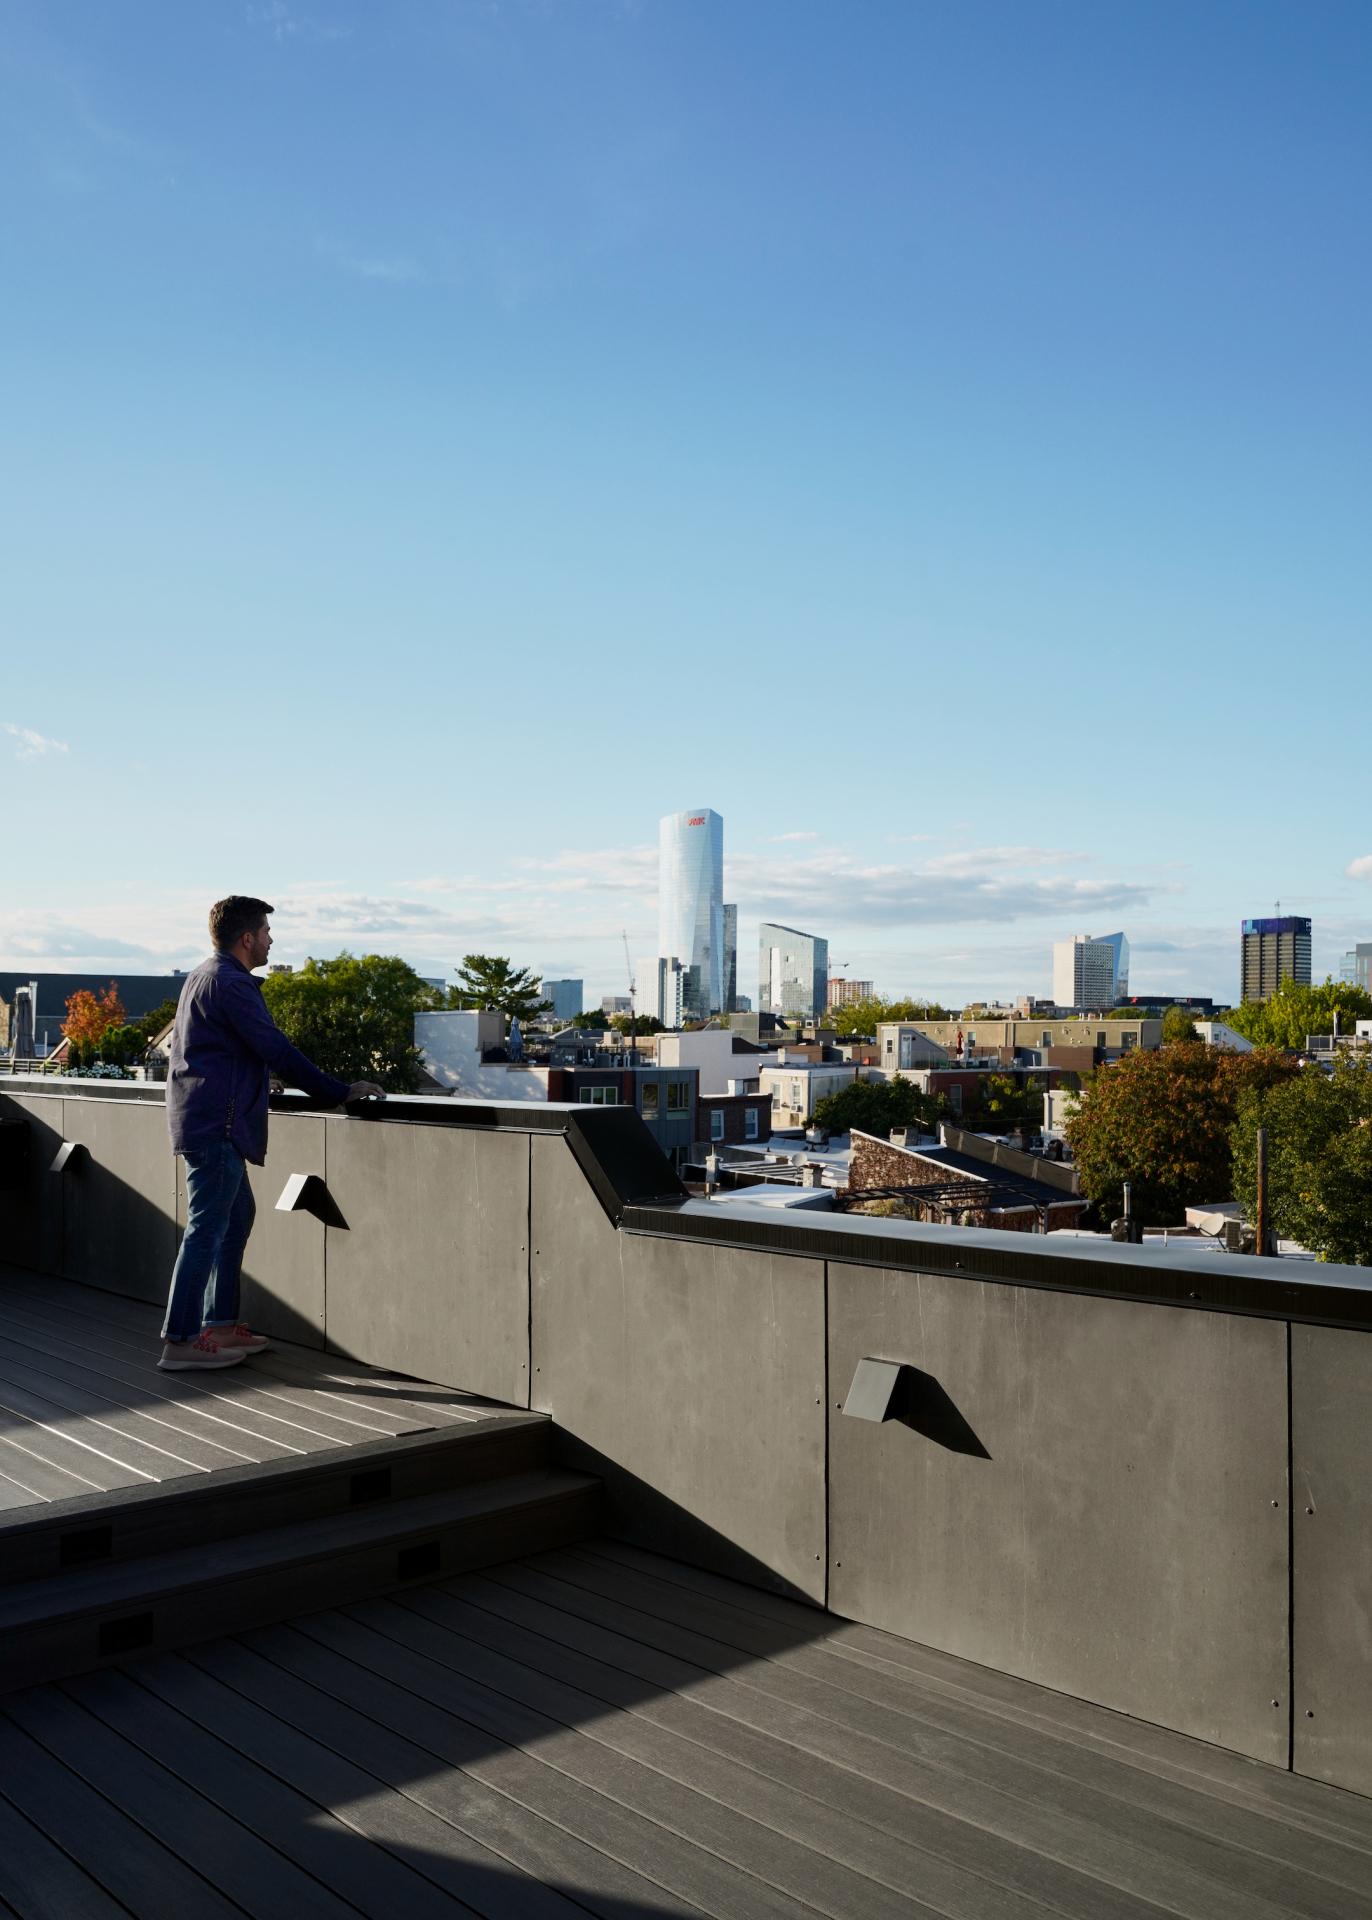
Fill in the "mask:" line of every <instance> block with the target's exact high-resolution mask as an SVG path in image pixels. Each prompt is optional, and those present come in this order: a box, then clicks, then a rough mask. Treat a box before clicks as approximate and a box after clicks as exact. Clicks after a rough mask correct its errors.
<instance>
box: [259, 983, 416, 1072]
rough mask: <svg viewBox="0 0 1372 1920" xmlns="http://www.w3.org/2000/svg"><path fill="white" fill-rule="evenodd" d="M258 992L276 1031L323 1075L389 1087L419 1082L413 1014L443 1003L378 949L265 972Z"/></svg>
mask: <svg viewBox="0 0 1372 1920" xmlns="http://www.w3.org/2000/svg"><path fill="white" fill-rule="evenodd" d="M262 994H263V998H264V999H265V1000H266V1003H267V1007H268V1010H269V1012H270V1013H271V1016H272V1018H273V1019H274V1020H275V1022H276V1024H277V1025H278V1026H279V1027H280V1028H281V1030H282V1032H283V1033H285V1034H286V1035H287V1037H288V1038H289V1039H291V1040H293V1041H294V1043H295V1044H296V1046H297V1047H299V1048H300V1050H301V1052H302V1053H306V1054H308V1055H309V1057H310V1059H311V1060H313V1061H314V1062H315V1064H316V1065H317V1066H320V1067H323V1069H324V1070H325V1072H326V1073H332V1074H336V1075H337V1076H338V1078H339V1079H340V1080H349V1081H351V1080H375V1081H376V1082H377V1083H378V1084H379V1085H380V1086H383V1087H385V1088H386V1090H387V1091H388V1092H390V1093H413V1092H414V1090H415V1088H416V1087H417V1086H418V1085H419V1075H420V1056H419V1050H418V1049H417V1047H416V1046H415V1044H414V1016H415V1015H416V1014H417V1013H426V1012H431V1011H433V1010H434V1009H435V1008H438V1007H441V1006H442V1004H443V998H442V995H441V994H440V993H439V992H437V991H436V990H435V989H434V988H433V987H431V986H429V985H428V983H427V982H426V981H424V980H421V979H420V977H419V975H418V974H417V973H416V972H415V971H414V969H413V967H409V966H407V965H406V964H405V962H404V961H403V960H397V959H395V958H394V957H393V956H390V955H386V954H378V953H369V954H366V955H364V956H363V957H362V958H361V959H358V958H357V957H356V956H355V955H353V954H351V953H340V954H339V956H338V958H337V959H336V960H307V961H306V962H305V964H304V966H303V967H301V968H299V969H298V971H296V972H294V973H271V974H268V975H267V978H266V979H265V980H264V981H263V982H262Z"/></svg>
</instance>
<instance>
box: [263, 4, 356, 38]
mask: <svg viewBox="0 0 1372 1920" xmlns="http://www.w3.org/2000/svg"><path fill="white" fill-rule="evenodd" d="M247 21H248V25H249V26H250V27H260V28H261V29H262V31H263V32H264V33H269V34H270V35H271V37H272V39H273V40H275V41H276V43H277V45H278V46H285V45H286V44H287V43H288V42H289V41H292V40H299V41H301V42H303V43H305V44H307V45H314V46H322V45H324V44H326V43H327V42H328V41H330V40H347V39H349V38H351V36H352V28H351V27H349V26H344V25H343V24H342V23H341V22H340V21H337V20H320V19H319V18H318V17H317V16H316V15H314V14H311V13H297V12H295V11H294V10H293V9H292V8H290V7H288V6H287V5H286V0H260V4H258V5H254V6H249V8H248V11H247Z"/></svg>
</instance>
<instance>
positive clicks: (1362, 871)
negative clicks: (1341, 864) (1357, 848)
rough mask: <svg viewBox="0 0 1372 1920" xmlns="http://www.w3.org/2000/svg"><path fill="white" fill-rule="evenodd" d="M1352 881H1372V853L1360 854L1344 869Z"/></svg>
mask: <svg viewBox="0 0 1372 1920" xmlns="http://www.w3.org/2000/svg"><path fill="white" fill-rule="evenodd" d="M1344 872H1345V873H1346V874H1347V876H1348V878H1349V879H1350V880H1372V853H1364V854H1360V855H1359V857H1358V858H1357V859H1356V860H1350V861H1349V863H1348V865H1347V866H1346V867H1345V868H1344Z"/></svg>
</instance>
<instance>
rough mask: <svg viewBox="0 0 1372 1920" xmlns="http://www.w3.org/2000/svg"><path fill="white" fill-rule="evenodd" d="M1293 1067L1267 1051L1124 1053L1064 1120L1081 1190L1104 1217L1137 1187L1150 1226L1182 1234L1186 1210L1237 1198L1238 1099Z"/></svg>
mask: <svg viewBox="0 0 1372 1920" xmlns="http://www.w3.org/2000/svg"><path fill="white" fill-rule="evenodd" d="M1293 1071H1294V1069H1293V1068H1292V1067H1291V1066H1290V1065H1289V1064H1288V1063H1287V1062H1286V1061H1285V1060H1284V1059H1283V1058H1282V1057H1281V1055H1280V1054H1276V1053H1273V1052H1271V1051H1268V1050H1265V1049H1264V1050H1259V1051H1257V1052H1254V1053H1242V1054H1240V1053H1226V1052H1225V1051H1224V1050H1223V1049H1222V1048H1219V1047H1207V1046H1206V1045H1205V1044H1204V1043H1203V1042H1202V1041H1199V1040H1179V1041H1177V1042H1176V1043H1175V1044H1174V1045H1172V1046H1170V1047H1162V1048H1159V1049H1157V1050H1156V1051H1149V1052H1142V1051H1140V1052H1134V1053H1126V1054H1125V1055H1124V1057H1123V1059H1121V1060H1120V1061H1119V1062H1118V1063H1117V1064H1116V1065H1114V1066H1110V1067H1103V1068H1102V1069H1101V1070H1100V1072H1098V1073H1095V1074H1093V1075H1092V1076H1091V1079H1090V1080H1089V1081H1088V1082H1087V1084H1086V1085H1085V1086H1084V1087H1083V1089H1082V1091H1081V1094H1080V1095H1079V1097H1078V1101H1077V1105H1076V1109H1075V1111H1074V1112H1073V1113H1072V1114H1071V1115H1070V1117H1069V1118H1068V1121H1067V1128H1066V1132H1067V1139H1068V1142H1069V1144H1070V1146H1071V1148H1072V1153H1073V1156H1074V1158H1075V1160H1076V1163H1077V1168H1078V1171H1079V1173H1080V1175H1081V1185H1082V1191H1083V1192H1084V1193H1085V1194H1086V1196H1087V1198H1088V1199H1089V1200H1091V1201H1092V1202H1093V1203H1094V1204H1095V1207H1096V1210H1097V1212H1098V1213H1099V1214H1100V1215H1101V1217H1102V1218H1104V1219H1107V1220H1108V1219H1112V1218H1114V1217H1115V1216H1116V1215H1118V1214H1119V1213H1120V1211H1121V1209H1122V1207H1123V1187H1124V1182H1125V1181H1126V1180H1129V1181H1131V1182H1132V1183H1133V1205H1134V1214H1135V1216H1136V1218H1137V1219H1138V1220H1139V1221H1140V1222H1141V1223H1142V1224H1143V1225H1144V1226H1157V1227H1169V1226H1177V1225H1179V1224H1180V1222H1181V1220H1182V1219H1183V1217H1184V1215H1185V1211H1186V1209H1187V1207H1189V1206H1195V1205H1196V1204H1198V1203H1199V1202H1201V1201H1204V1200H1227V1199H1229V1197H1230V1194H1231V1191H1232V1182H1233V1164H1232V1155H1231V1145H1230V1131H1231V1128H1232V1127H1233V1124H1234V1119H1235V1115H1236V1112H1237V1108H1238V1100H1239V1096H1240V1094H1241V1093H1242V1092H1243V1091H1244V1089H1245V1088H1248V1087H1262V1086H1270V1085H1273V1084H1275V1083H1276V1082H1278V1081H1280V1080H1282V1079H1284V1078H1285V1077H1287V1076H1288V1075H1290V1074H1291V1073H1292V1072H1293Z"/></svg>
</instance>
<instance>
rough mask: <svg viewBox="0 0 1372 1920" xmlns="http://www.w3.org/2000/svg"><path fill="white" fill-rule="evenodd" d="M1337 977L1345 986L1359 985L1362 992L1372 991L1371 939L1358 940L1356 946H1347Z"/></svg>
mask: <svg viewBox="0 0 1372 1920" xmlns="http://www.w3.org/2000/svg"><path fill="white" fill-rule="evenodd" d="M1339 978H1340V980H1342V981H1343V983H1344V985H1345V986H1347V987H1361V988H1362V990H1363V992H1364V993H1372V940H1359V942H1358V944H1357V946H1356V947H1350V948H1349V950H1348V952H1347V953H1346V954H1345V955H1344V956H1343V965H1342V966H1341V967H1340V968H1339Z"/></svg>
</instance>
